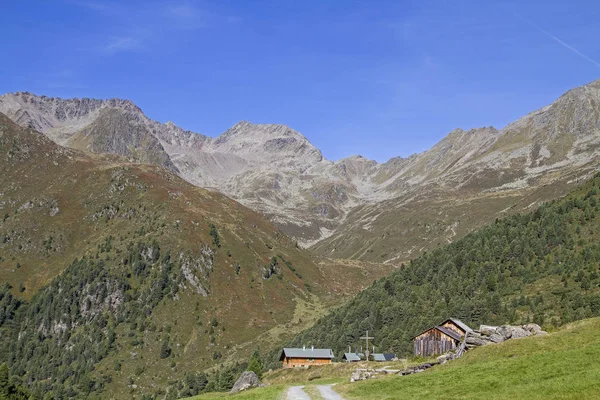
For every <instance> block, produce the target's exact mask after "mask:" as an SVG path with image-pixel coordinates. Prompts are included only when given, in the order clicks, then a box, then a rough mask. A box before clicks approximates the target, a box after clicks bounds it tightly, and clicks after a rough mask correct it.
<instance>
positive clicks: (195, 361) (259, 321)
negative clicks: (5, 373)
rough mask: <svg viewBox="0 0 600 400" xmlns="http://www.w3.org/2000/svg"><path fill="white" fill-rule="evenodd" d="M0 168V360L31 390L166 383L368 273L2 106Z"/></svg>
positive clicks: (297, 316)
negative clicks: (74, 144) (89, 151)
mask: <svg viewBox="0 0 600 400" xmlns="http://www.w3.org/2000/svg"><path fill="white" fill-rule="evenodd" d="M0 170H2V172H3V173H2V174H1V176H0V187H1V188H2V189H1V191H0V211H1V216H2V218H1V219H0V282H1V283H2V285H4V286H3V287H1V290H0V332H2V335H1V336H0V341H1V344H0V348H2V351H0V363H1V362H3V361H7V362H8V364H9V366H10V368H11V371H12V374H13V375H17V376H20V377H22V378H23V381H24V383H26V384H27V385H28V386H29V387H30V388H31V389H32V390H33V391H34V393H35V394H38V395H39V394H42V393H46V392H49V391H52V392H53V393H54V395H55V396H56V397H57V398H62V397H70V396H71V395H73V396H74V395H77V394H78V395H79V396H87V395H88V394H90V395H92V397H94V396H96V397H99V398H102V397H106V396H111V397H114V398H124V397H129V396H130V394H129V392H130V391H132V390H133V393H136V394H139V395H141V394H144V393H145V394H156V393H157V392H159V391H161V390H164V388H169V387H170V389H169V390H171V391H172V392H173V393H175V394H177V392H178V390H179V389H178V383H179V382H181V380H182V379H183V377H184V375H185V374H186V373H187V372H197V371H202V370H205V369H207V368H209V367H211V366H214V365H216V364H220V363H224V362H226V363H228V364H234V363H235V361H240V360H244V359H245V358H246V357H247V356H248V355H249V354H250V352H251V351H253V350H254V348H255V347H256V346H258V345H259V344H260V343H261V342H262V341H263V340H267V339H268V340H269V341H270V343H278V342H279V341H281V340H283V339H284V338H286V337H287V336H289V335H290V334H291V333H292V332H294V331H298V330H299V329H302V328H303V327H306V326H309V325H310V323H311V321H312V320H313V319H314V318H316V317H317V316H318V315H322V314H323V313H324V308H325V307H326V306H329V305H331V304H334V303H336V302H338V301H340V300H341V298H342V297H343V296H344V295H347V294H349V293H353V292H356V291H357V290H360V288H361V287H362V285H364V284H366V283H368V282H369V276H370V274H376V275H375V276H377V274H379V276H381V274H383V273H384V271H383V270H377V269H376V268H369V269H367V268H363V267H362V266H360V265H356V266H354V265H351V264H348V263H346V264H339V263H338V264H329V263H321V262H319V263H317V262H316V261H318V260H315V259H314V258H313V257H312V256H310V255H309V254H308V253H307V252H305V251H304V250H301V249H299V248H298V247H297V246H296V245H295V243H294V241H293V240H291V239H290V238H288V237H286V236H285V235H283V234H282V233H281V232H280V231H279V230H278V229H277V228H276V227H275V226H273V225H272V224H271V223H269V222H268V221H267V220H265V219H264V217H262V216H261V215H260V214H258V213H256V212H254V211H251V210H249V209H247V208H246V207H244V206H242V205H240V204H239V203H237V202H235V201H233V200H231V199H229V198H227V197H225V196H223V195H221V194H219V193H216V192H212V191H207V190H204V189H200V188H197V187H195V186H193V185H190V184H188V183H187V182H185V181H184V180H182V179H181V178H179V177H178V176H176V175H174V174H173V173H172V172H171V171H169V170H166V169H164V168H161V167H157V166H152V165H143V164H132V163H128V162H126V161H125V160H123V159H121V158H119V157H116V156H89V155H86V154H84V153H81V152H79V151H76V150H70V149H65V148H63V147H61V146H59V145H57V144H55V143H54V142H52V141H51V140H49V139H48V138H47V137H46V136H44V135H42V134H41V133H38V132H35V131H34V130H32V129H29V128H22V127H20V126H18V125H16V124H15V123H13V122H12V121H11V120H10V119H8V118H7V117H6V116H4V115H2V114H0ZM342 272H344V274H345V275H346V277H347V278H348V279H347V280H346V281H341V280H340V279H339V278H335V279H332V278H331V277H332V276H333V277H336V276H337V277H339V276H340V274H341V273H342ZM346 272H347V273H346ZM24 300H26V301H24ZM117 366H118V367H117ZM132 382H134V383H132ZM133 385H134V386H135V387H134V386H133ZM40 397H41V396H40Z"/></svg>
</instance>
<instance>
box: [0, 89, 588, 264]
mask: <svg viewBox="0 0 600 400" xmlns="http://www.w3.org/2000/svg"><path fill="white" fill-rule="evenodd" d="M599 104H600V81H596V82H592V83H590V84H588V85H585V86H582V87H580V88H576V89H573V90H571V91H569V92H567V93H565V94H564V95H563V96H561V97H560V98H559V99H558V100H557V101H556V102H554V103H553V104H551V105H549V106H547V107H544V108H542V109H540V110H538V111H535V112H533V113H531V114H529V115H526V116H525V117H523V118H521V119H519V120H518V121H515V122H514V123H512V124H510V125H508V126H507V127H505V128H503V129H501V130H498V129H495V128H493V127H487V128H478V129H471V130H468V131H464V130H461V129H456V130H454V131H452V132H450V133H449V134H448V135H447V136H446V137H445V138H444V139H442V140H441V141H440V142H439V143H438V144H436V145H435V146H434V147H432V148H431V149H430V150H428V151H425V152H423V153H420V154H416V155H413V156H410V157H408V158H400V157H396V158H393V159H391V160H389V161H388V162H386V163H377V162H375V161H371V160H366V159H364V158H362V157H358V156H354V157H349V158H346V159H342V160H339V161H336V162H332V161H329V160H327V159H325V158H324V157H323V155H322V154H321V152H320V151H319V150H318V149H317V148H316V147H314V146H313V145H312V144H311V143H310V142H309V141H308V140H307V139H306V138H305V137H304V136H302V135H301V134H300V133H298V132H296V131H294V130H293V129H290V128H288V127H286V126H284V125H266V124H251V123H249V122H246V121H242V122H240V123H238V124H236V125H235V126H234V127H232V128H231V129H229V130H228V131H226V132H225V133H223V134H222V135H220V136H218V137H217V138H209V137H206V136H203V135H198V134H195V133H193V132H189V131H184V130H183V129H181V128H178V127H177V126H175V125H174V124H172V123H166V124H161V123H158V122H156V121H152V120H151V119H149V118H148V117H147V116H145V115H144V114H143V113H142V111H141V110H140V109H139V108H138V107H136V106H135V105H133V103H131V102H129V101H125V100H114V99H113V100H105V101H101V100H90V99H82V100H79V99H71V100H62V99H56V98H47V97H44V96H41V97H38V96H35V95H32V94H29V93H16V94H7V95H4V96H0V112H5V113H7V115H9V116H10V117H11V118H12V119H13V120H15V121H17V122H18V123H19V124H21V125H24V126H27V125H30V126H34V127H38V128H39V129H41V130H42V132H44V133H45V134H46V135H48V137H50V138H52V139H53V140H55V141H57V142H58V143H62V144H68V145H70V146H73V147H77V148H83V149H86V150H89V151H93V152H99V153H116V154H120V155H124V156H127V157H130V159H131V160H132V161H136V162H146V163H153V164H158V165H164V166H167V167H168V168H171V169H172V170H173V171H176V172H178V173H179V175H180V176H182V177H183V178H184V179H186V180H187V181H189V182H191V183H193V184H195V185H197V186H201V187H209V188H215V189H217V190H219V191H221V192H222V193H224V194H226V195H228V196H230V197H232V198H234V199H236V200H238V201H240V202H242V203H243V204H244V205H246V206H248V207H250V208H252V209H254V210H257V211H259V212H261V213H263V214H264V215H266V216H267V217H268V218H269V219H270V220H271V221H272V222H274V223H275V224H277V226H278V227H280V229H282V230H283V231H284V232H285V233H287V234H288V235H290V236H292V237H294V238H295V239H296V240H298V242H299V243H300V244H301V245H303V246H305V247H306V246H312V250H313V251H315V252H317V253H319V254H321V255H327V256H332V257H338V258H358V259H363V260H370V261H375V262H388V263H394V264H399V263H401V262H403V261H406V260H409V259H411V258H413V257H415V256H416V255H418V254H420V253H422V252H423V251H425V250H430V249H433V248H435V247H437V246H439V245H440V244H442V243H446V242H448V241H453V240H455V239H456V238H459V237H462V236H463V235H465V234H467V233H468V232H471V231H472V230H473V229H476V228H478V227H481V226H483V225H485V224H487V223H489V222H491V221H493V220H494V219H495V218H497V217H501V216H503V215H506V214H510V213H514V212H519V211H524V210H527V209H528V207H532V206H533V205H535V204H539V203H540V202H543V201H547V200H550V199H553V198H556V197H560V196H562V195H564V194H566V193H567V192H568V191H569V190H570V188H571V187H572V183H575V182H577V181H578V180H581V179H586V178H589V177H590V176H591V175H592V173H593V172H594V171H595V170H596V169H597V168H598V163H599V156H600V154H599V146H600V134H599V128H600V110H599ZM108 110H110V112H109V111H108ZM107 113H108V114H109V115H108V116H107ZM113 119H114V120H115V121H113ZM98 121H99V122H98ZM153 138H154V139H155V140H153ZM156 140H157V141H158V142H159V143H158V144H157V143H156ZM473 210H475V212H473Z"/></svg>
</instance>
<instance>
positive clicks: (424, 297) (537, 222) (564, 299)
mask: <svg viewBox="0 0 600 400" xmlns="http://www.w3.org/2000/svg"><path fill="white" fill-rule="evenodd" d="M599 185H600V176H599V175H596V176H595V177H594V178H593V179H592V180H590V181H589V182H587V183H586V184H584V185H583V186H582V187H580V188H578V189H577V190H575V191H574V192H573V193H571V194H570V195H568V196H567V197H565V198H563V199H561V200H557V201H552V202H551V203H548V204H544V205H542V206H541V207H540V208H538V209H537V210H536V211H535V212H532V213H529V214H524V215H515V216H512V217H508V218H505V219H502V220H496V222H495V223H493V224H492V225H490V226H488V227H486V228H484V229H481V230H480V231H478V232H475V233H472V234H470V235H468V236H466V237H465V238H463V239H461V240H458V241H456V242H455V243H452V244H450V245H447V246H444V247H442V248H439V249H437V250H434V251H432V252H430V253H427V254H425V255H423V256H421V257H419V258H417V259H415V260H413V261H412V262H410V263H409V264H408V265H405V266H403V267H402V268H401V269H400V270H397V271H395V272H393V273H392V274H391V275H390V276H388V277H385V278H382V279H380V280H379V281H377V282H376V283H375V284H373V285H372V286H371V287H369V288H368V289H366V290H364V291H362V292H361V293H360V294H358V295H357V296H356V297H355V298H354V299H352V300H351V301H350V302H349V303H347V304H346V305H344V306H343V307H341V308H339V309H337V310H335V311H334V312H332V313H331V314H329V315H328V316H326V317H324V318H321V319H319V320H318V321H317V324H316V325H315V326H314V327H313V328H311V329H309V330H307V331H306V332H303V333H302V334H300V335H299V336H297V337H296V338H295V339H294V340H293V341H291V342H290V343H289V345H290V346H301V345H303V344H306V345H314V346H318V347H332V348H333V349H334V351H335V354H336V355H337V356H341V355H342V353H343V352H344V351H345V350H347V348H348V346H352V347H354V348H357V346H360V344H361V343H360V341H359V337H360V336H361V335H362V334H364V332H365V331H366V330H368V331H369V334H372V335H373V336H375V341H374V344H375V345H376V347H377V350H378V351H382V352H388V351H390V352H396V353H397V354H398V355H399V356H401V357H406V356H409V355H411V354H412V342H411V338H412V337H413V336H414V335H416V334H418V333H419V332H420V331H422V330H424V329H425V328H428V327H430V326H432V325H434V324H438V323H440V322H441V321H443V320H444V319H446V318H448V317H456V318H460V319H461V320H463V321H464V322H466V323H468V324H470V325H472V326H478V325H479V324H498V325H499V324H505V323H527V322H530V321H534V322H537V323H539V324H543V325H544V326H545V327H546V328H548V329H552V328H553V327H558V326H560V325H563V324H565V323H569V322H572V321H574V320H578V319H583V318H587V317H592V316H597V315H600V287H599V286H600V269H599V267H600V243H598V239H597V238H598V235H599V234H600V190H599Z"/></svg>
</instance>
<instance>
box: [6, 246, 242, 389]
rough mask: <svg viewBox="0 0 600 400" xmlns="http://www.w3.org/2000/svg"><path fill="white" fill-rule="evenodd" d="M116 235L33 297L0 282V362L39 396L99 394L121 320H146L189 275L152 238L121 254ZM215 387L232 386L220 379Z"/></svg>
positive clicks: (123, 321) (75, 261) (128, 321)
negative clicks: (103, 365)
mask: <svg viewBox="0 0 600 400" xmlns="http://www.w3.org/2000/svg"><path fill="white" fill-rule="evenodd" d="M111 240H112V238H107V240H106V241H104V242H103V243H101V244H100V245H99V246H98V253H97V254H95V255H92V256H85V257H83V258H81V259H75V260H74V261H73V262H72V263H71V265H69V267H68V268H66V270H65V271H64V272H63V273H62V274H61V275H60V276H58V277H57V278H56V279H54V280H53V281H52V282H51V283H50V284H49V285H48V286H47V287H46V288H44V289H42V290H40V291H39V292H37V293H36V294H35V295H34V296H33V298H32V299H31V301H30V302H29V303H26V302H24V301H22V300H19V299H17V298H16V297H14V296H13V295H12V294H11V292H10V286H9V285H8V284H6V285H4V286H2V287H0V333H1V336H0V349H1V350H0V363H6V366H7V367H8V368H9V369H10V375H12V376H18V377H20V382H17V383H18V385H16V386H14V387H15V388H16V387H21V385H20V383H22V384H23V385H24V386H26V387H27V388H28V390H29V391H30V392H31V396H32V397H33V398H40V399H41V398H44V399H62V398H86V397H88V396H89V395H90V394H91V393H96V394H98V393H101V392H102V390H103V388H104V386H105V384H106V383H108V382H110V380H111V377H110V376H100V377H98V376H95V377H94V375H93V374H91V372H92V371H93V370H94V368H95V366H96V364H97V363H98V362H99V361H101V360H102V359H104V358H105V357H106V356H107V355H108V354H109V353H110V352H111V351H113V350H114V349H115V340H116V333H115V330H116V328H117V326H119V324H122V323H130V324H134V325H138V324H139V325H140V326H143V325H144V322H145V321H147V318H148V317H149V316H150V315H151V314H152V310H153V309H154V307H155V306H156V305H158V303H159V302H160V301H161V300H162V299H163V298H165V297H166V296H170V297H174V296H175V295H176V294H177V292H178V290H179V287H180V285H181V283H182V282H183V279H184V277H183V274H182V272H181V265H180V263H181V260H179V257H178V260H177V261H174V260H173V259H171V255H170V253H169V252H168V251H167V252H164V253H162V252H161V249H160V246H159V244H158V243H157V242H156V241H155V242H152V243H143V242H138V243H133V242H132V243H129V244H128V245H127V251H126V253H125V255H123V252H118V253H119V257H118V258H117V257H116V256H115V252H113V253H111V250H112V246H111V244H110V243H111ZM0 372H3V370H0ZM201 381H202V379H200V378H199V380H198V382H201ZM221 381H223V382H221ZM208 384H209V382H207V385H208ZM232 385H233V383H232ZM197 386H198V387H200V386H202V385H201V384H200V383H198V385H197ZM213 386H214V387H218V388H220V387H221V386H227V385H226V384H225V383H224V379H223V378H221V380H220V381H219V380H217V383H214V384H213ZM15 390H16V389H15ZM99 397H102V396H99ZM0 398H2V396H0Z"/></svg>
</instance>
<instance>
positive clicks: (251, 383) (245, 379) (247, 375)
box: [229, 371, 260, 393]
mask: <svg viewBox="0 0 600 400" xmlns="http://www.w3.org/2000/svg"><path fill="white" fill-rule="evenodd" d="M259 385H260V380H259V379H258V376H256V374H255V373H254V372H252V371H245V372H242V374H241V375H240V377H239V378H238V379H237V381H235V384H234V385H233V388H232V389H231V391H230V392H229V393H238V392H241V391H243V390H248V389H252V388H254V387H257V386H259Z"/></svg>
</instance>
